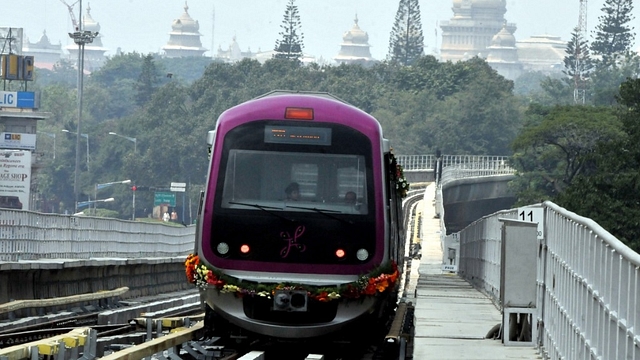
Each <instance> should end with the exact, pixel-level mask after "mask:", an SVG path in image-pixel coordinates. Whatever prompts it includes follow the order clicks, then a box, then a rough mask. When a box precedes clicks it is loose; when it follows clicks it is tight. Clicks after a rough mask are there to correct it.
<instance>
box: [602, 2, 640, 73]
mask: <svg viewBox="0 0 640 360" xmlns="http://www.w3.org/2000/svg"><path fill="white" fill-rule="evenodd" d="M602 11H603V12H604V15H602V16H600V17H599V18H598V21H599V24H598V26H597V27H596V37H595V40H594V41H593V43H592V44H591V50H592V51H593V53H594V55H600V56H601V57H602V59H601V60H600V62H599V67H610V66H614V65H615V63H616V60H617V58H618V57H619V56H624V55H625V54H626V53H628V52H629V51H630V49H631V46H632V44H633V40H634V38H635V34H634V33H632V32H631V31H632V30H633V28H631V27H629V22H631V20H633V15H632V14H631V12H632V11H633V0H606V1H605V5H604V7H603V8H602Z"/></svg>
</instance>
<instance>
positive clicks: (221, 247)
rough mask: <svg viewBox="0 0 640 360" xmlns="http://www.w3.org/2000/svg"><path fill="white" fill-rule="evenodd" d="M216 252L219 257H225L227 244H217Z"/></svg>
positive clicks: (227, 249)
mask: <svg viewBox="0 0 640 360" xmlns="http://www.w3.org/2000/svg"><path fill="white" fill-rule="evenodd" d="M216 250H217V251H218V254H220V255H227V253H229V244H227V243H226V242H221V243H219V244H218V246H216Z"/></svg>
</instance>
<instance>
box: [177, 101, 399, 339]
mask: <svg viewBox="0 0 640 360" xmlns="http://www.w3.org/2000/svg"><path fill="white" fill-rule="evenodd" d="M207 142H208V144H209V146H210V148H209V154H210V165H209V171H208V178H207V185H206V189H205V191H204V192H203V194H202V196H201V201H200V209H199V211H198V221H197V230H196V243H195V249H194V254H191V255H189V257H188V258H187V260H186V262H185V265H186V273H187V274H186V275H187V278H188V280H189V281H190V282H192V283H194V284H196V285H197V286H198V287H199V289H200V293H201V297H202V300H203V303H205V304H206V310H207V316H206V317H205V329H207V330H209V331H210V333H211V334H218V333H221V332H226V333H229V332H230V331H240V332H242V333H249V334H253V335H257V336H266V337H272V338H281V339H304V338H316V337H322V336H325V335H330V334H334V333H336V332H338V331H344V329H345V328H346V327H347V326H351V325H354V324H356V326H359V327H360V328H361V329H362V328H363V327H362V325H366V326H368V325H367V324H372V323H382V322H384V320H385V317H386V316H388V315H389V314H390V313H392V312H393V310H394V308H395V306H396V302H397V295H398V290H399V283H400V282H401V276H402V274H401V272H402V271H401V269H402V268H403V258H404V237H403V229H402V197H403V195H405V194H406V190H407V189H408V183H407V182H406V180H405V179H404V176H403V173H402V168H401V167H400V166H398V165H397V163H396V161H395V157H394V156H393V153H392V151H391V148H390V145H389V141H388V140H386V139H384V138H383V134H382V128H381V126H380V124H379V122H378V121H377V120H376V119H375V118H373V117H372V116H370V115H369V114H367V113H365V112H364V111H362V110H360V109H358V108H356V107H354V106H352V105H350V104H348V103H346V102H344V101H342V100H340V99H338V98H336V97H334V96H332V95H331V94H328V93H307V92H286V91H274V92H271V93H268V94H265V95H263V96H261V97H258V98H255V99H253V100H250V101H247V102H245V103H242V104H240V105H237V106H235V107H233V108H231V109H228V110H226V111H225V112H224V113H222V114H221V115H220V117H219V118H218V121H217V123H216V127H215V130H212V131H210V132H209V134H208V138H207ZM367 321H370V322H369V323H368V322H367ZM221 324H225V325H221ZM221 335H224V334H221Z"/></svg>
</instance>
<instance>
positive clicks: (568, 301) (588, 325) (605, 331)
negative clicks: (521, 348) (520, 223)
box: [443, 202, 640, 360]
mask: <svg viewBox="0 0 640 360" xmlns="http://www.w3.org/2000/svg"><path fill="white" fill-rule="evenodd" d="M537 207H538V208H541V209H542V210H543V213H542V214H543V215H542V220H541V221H542V222H543V224H544V230H543V234H542V237H541V238H540V239H539V240H538V241H539V242H540V244H539V247H538V248H539V251H538V254H537V257H538V260H537V263H538V265H537V289H538V290H537V299H538V300H537V308H536V317H537V323H538V327H539V331H538V339H537V344H538V345H539V346H540V349H541V353H542V354H543V356H544V357H545V358H546V359H603V360H606V359H611V360H614V359H638V358H640V347H639V343H640V329H639V328H638V326H640V312H638V311H637V309H638V308H640V270H639V269H640V255H638V254H637V253H636V252H634V251H633V250H631V249H630V248H628V247H627V246H626V245H624V244H623V243H622V242H620V241H619V240H618V239H616V238H615V237H614V236H612V235H611V234H610V233H608V232H607V231H606V230H604V229H603V228H602V227H600V226H599V225H598V224H597V223H595V222H594V221H593V220H591V219H588V218H584V217H582V216H579V215H577V214H574V213H572V212H570V211H567V210H565V209H563V208H561V207H559V206H557V205H556V204H554V203H552V202H545V203H544V204H540V205H538V206H537ZM522 209H523V208H520V209H512V210H507V211H501V212H497V213H495V214H492V215H489V216H487V217H484V218H482V219H480V220H478V221H476V222H474V223H473V224H471V225H470V226H468V227H467V228H465V229H464V230H462V231H460V232H459V233H457V234H451V235H448V236H446V237H445V238H444V239H443V241H445V243H446V242H452V241H453V240H452V239H453V238H457V239H459V246H460V254H459V259H458V260H457V261H458V265H459V275H460V276H462V277H463V278H465V279H466V280H467V281H469V282H470V283H471V284H473V285H474V286H475V287H476V288H478V289H479V290H481V291H482V292H484V293H485V294H487V296H489V297H490V298H491V299H492V300H493V301H494V303H495V304H496V305H497V306H498V307H500V308H501V307H502V304H500V292H501V290H502V289H501V288H500V284H501V281H500V275H501V270H500V269H501V248H502V240H501V236H502V234H501V224H500V221H499V220H498V219H501V218H509V219H517V218H519V211H520V212H521V211H522ZM520 220H522V219H520ZM536 221H540V220H536Z"/></svg>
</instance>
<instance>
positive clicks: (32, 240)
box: [0, 210, 195, 261]
mask: <svg viewBox="0 0 640 360" xmlns="http://www.w3.org/2000/svg"><path fill="white" fill-rule="evenodd" d="M194 240H195V227H194V226H187V227H184V226H179V227H178V226H170V225H165V224H162V223H157V224H155V223H144V222H134V221H124V220H118V219H111V218H97V217H86V216H69V215H58V214H42V213H36V212H30V211H20V210H15V211H11V210H2V212H0V261H18V260H36V259H90V258H127V259H132V258H143V257H144V258H149V257H173V256H181V255H187V254H189V253H190V252H192V251H193V248H194Z"/></svg>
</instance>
